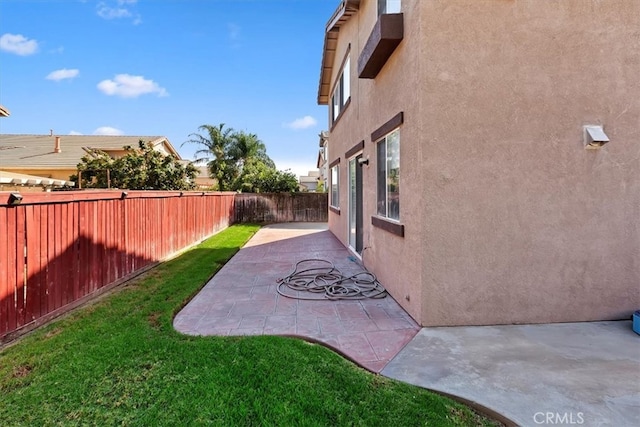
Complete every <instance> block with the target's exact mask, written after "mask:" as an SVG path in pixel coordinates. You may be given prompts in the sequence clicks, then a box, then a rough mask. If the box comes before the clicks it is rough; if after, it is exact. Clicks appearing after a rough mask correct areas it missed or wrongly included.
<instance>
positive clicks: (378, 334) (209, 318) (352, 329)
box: [174, 223, 419, 372]
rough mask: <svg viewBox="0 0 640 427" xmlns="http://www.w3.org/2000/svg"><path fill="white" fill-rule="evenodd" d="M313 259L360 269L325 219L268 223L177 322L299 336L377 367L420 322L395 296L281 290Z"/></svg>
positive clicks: (193, 327)
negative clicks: (340, 296)
mask: <svg viewBox="0 0 640 427" xmlns="http://www.w3.org/2000/svg"><path fill="white" fill-rule="evenodd" d="M309 258H319V259H324V260H328V261H331V262H333V263H334V265H335V266H336V268H338V270H340V271H341V272H342V274H343V275H351V274H355V273H358V272H360V271H363V267H362V266H361V265H360V264H359V263H358V262H356V259H355V258H353V257H352V256H351V254H350V253H349V252H348V251H347V250H346V249H345V247H344V246H343V245H342V244H341V243H340V242H339V241H338V240H337V239H336V238H335V237H334V236H333V234H331V233H330V232H329V231H328V230H327V226H326V224H310V223H294V224H278V225H270V226H267V227H263V228H262V229H260V230H259V231H258V233H256V235H255V236H254V237H253V238H252V239H251V240H250V241H249V242H248V243H247V245H246V246H245V247H244V248H242V249H241V250H240V251H239V252H238V253H237V254H236V255H235V256H234V257H233V258H232V259H231V260H230V261H229V262H228V263H227V264H226V265H225V266H224V267H223V268H222V269H221V270H220V271H219V272H218V273H217V274H216V275H215V276H214V277H213V278H212V279H211V281H209V283H207V284H206V285H205V287H204V288H203V289H202V291H200V293H198V295H196V297H195V298H194V299H193V300H191V301H190V302H189V304H187V305H186V306H185V307H184V308H183V309H182V310H181V311H180V313H178V315H177V316H176V318H175V319H174V327H175V328H176V329H177V330H178V331H180V332H182V333H185V334H191V335H286V336H298V337H301V338H304V339H308V340H313V341H320V342H322V343H324V344H325V345H327V346H329V347H331V348H333V349H335V350H336V351H338V352H339V353H341V354H343V355H344V356H346V357H348V358H350V359H351V360H353V361H354V362H356V363H358V364H359V365H361V366H363V367H365V368H367V369H369V370H371V371H373V372H380V371H381V370H382V368H383V367H384V366H385V365H386V364H387V363H388V362H389V360H391V359H392V358H393V357H394V356H395V355H396V354H397V353H398V352H399V351H400V350H401V349H402V347H404V346H405V345H406V344H407V343H408V342H409V341H410V340H411V339H412V338H413V337H414V336H415V335H416V333H417V332H418V330H419V328H418V325H417V324H416V323H415V322H414V321H413V319H411V317H409V315H408V314H406V313H405V311H404V310H403V309H402V308H401V307H400V305H398V303H396V302H395V301H394V300H393V298H391V297H390V296H387V297H386V298H383V299H366V300H349V301H330V300H318V301H305V300H299V299H292V298H287V297H283V296H281V295H279V294H278V293H277V290H276V287H277V281H278V279H279V278H283V277H285V276H287V275H288V274H289V273H291V272H292V270H293V268H294V265H295V264H296V262H298V261H301V260H303V259H309Z"/></svg>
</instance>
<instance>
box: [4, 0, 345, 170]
mask: <svg viewBox="0 0 640 427" xmlns="http://www.w3.org/2000/svg"><path fill="white" fill-rule="evenodd" d="M338 4H339V1H338V0H102V1H93V0H84V1H83V0H2V1H1V2H0V104H2V105H3V106H5V107H7V108H8V109H9V110H10V111H11V116H10V117H9V118H5V119H3V120H1V121H0V133H28V134H48V133H49V130H50V129H53V131H54V133H55V134H56V135H68V134H71V133H80V134H85V135H91V134H123V135H164V136H167V137H168V138H169V141H171V143H172V144H173V145H174V146H175V147H176V148H177V149H178V151H179V152H180V154H181V155H182V156H183V157H184V158H187V159H193V153H194V152H195V150H196V147H195V146H191V145H182V143H183V142H184V141H186V140H187V139H189V134H190V133H193V132H197V131H198V126H200V125H202V124H212V125H217V124H219V123H225V124H226V126H229V127H232V128H234V129H236V130H244V131H247V132H251V133H255V134H257V135H258V137H259V138H260V139H261V140H262V141H263V142H264V143H265V144H266V146H267V153H268V154H269V155H270V156H271V158H273V159H274V161H275V162H276V165H277V167H278V168H279V169H291V170H292V171H294V172H296V173H297V174H301V173H306V171H307V170H312V169H315V163H316V159H317V152H318V151H317V150H318V134H319V133H320V131H321V130H324V129H326V126H327V109H326V106H318V105H317V103H316V98H317V91H318V81H319V77H320V62H321V57H322V43H323V41H324V28H325V25H326V22H327V21H328V20H329V18H330V17H331V14H332V13H333V11H334V10H335V8H336V7H337V6H338ZM63 141H64V139H63Z"/></svg>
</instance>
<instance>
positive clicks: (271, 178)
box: [234, 159, 299, 193]
mask: <svg viewBox="0 0 640 427" xmlns="http://www.w3.org/2000/svg"><path fill="white" fill-rule="evenodd" d="M234 189H235V190H238V191H243V192H247V193H282V192H295V191H298V190H299V186H298V180H297V178H296V176H295V174H293V173H292V172H287V171H279V170H277V169H276V168H275V167H270V166H269V165H266V164H265V163H264V162H262V161H261V160H257V159H252V160H250V161H249V162H247V163H246V164H245V166H244V168H243V170H242V174H241V175H240V177H238V180H237V181H236V182H235V183H234Z"/></svg>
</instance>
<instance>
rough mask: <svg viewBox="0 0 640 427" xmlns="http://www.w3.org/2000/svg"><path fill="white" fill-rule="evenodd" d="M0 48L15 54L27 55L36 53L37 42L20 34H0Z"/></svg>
mask: <svg viewBox="0 0 640 427" xmlns="http://www.w3.org/2000/svg"><path fill="white" fill-rule="evenodd" d="M0 50H4V51H5V52H9V53H15V54H16V55H21V56H27V55H31V54H34V53H36V51H37V50H38V42H37V41H36V40H33V39H28V38H26V37H25V36H23V35H22V34H9V33H6V34H3V35H2V36H0Z"/></svg>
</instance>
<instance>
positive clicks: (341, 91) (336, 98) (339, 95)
mask: <svg viewBox="0 0 640 427" xmlns="http://www.w3.org/2000/svg"><path fill="white" fill-rule="evenodd" d="M350 75H351V59H350V58H349V57H348V56H347V60H346V61H344V66H343V67H342V72H341V73H340V77H339V78H338V82H337V83H336V88H335V89H334V90H333V96H332V97H331V110H332V115H331V118H332V121H334V122H335V121H336V120H337V119H338V116H340V113H341V112H342V110H343V109H344V106H345V105H346V103H347V101H348V100H349V98H351V82H350V81H349V76H350Z"/></svg>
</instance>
